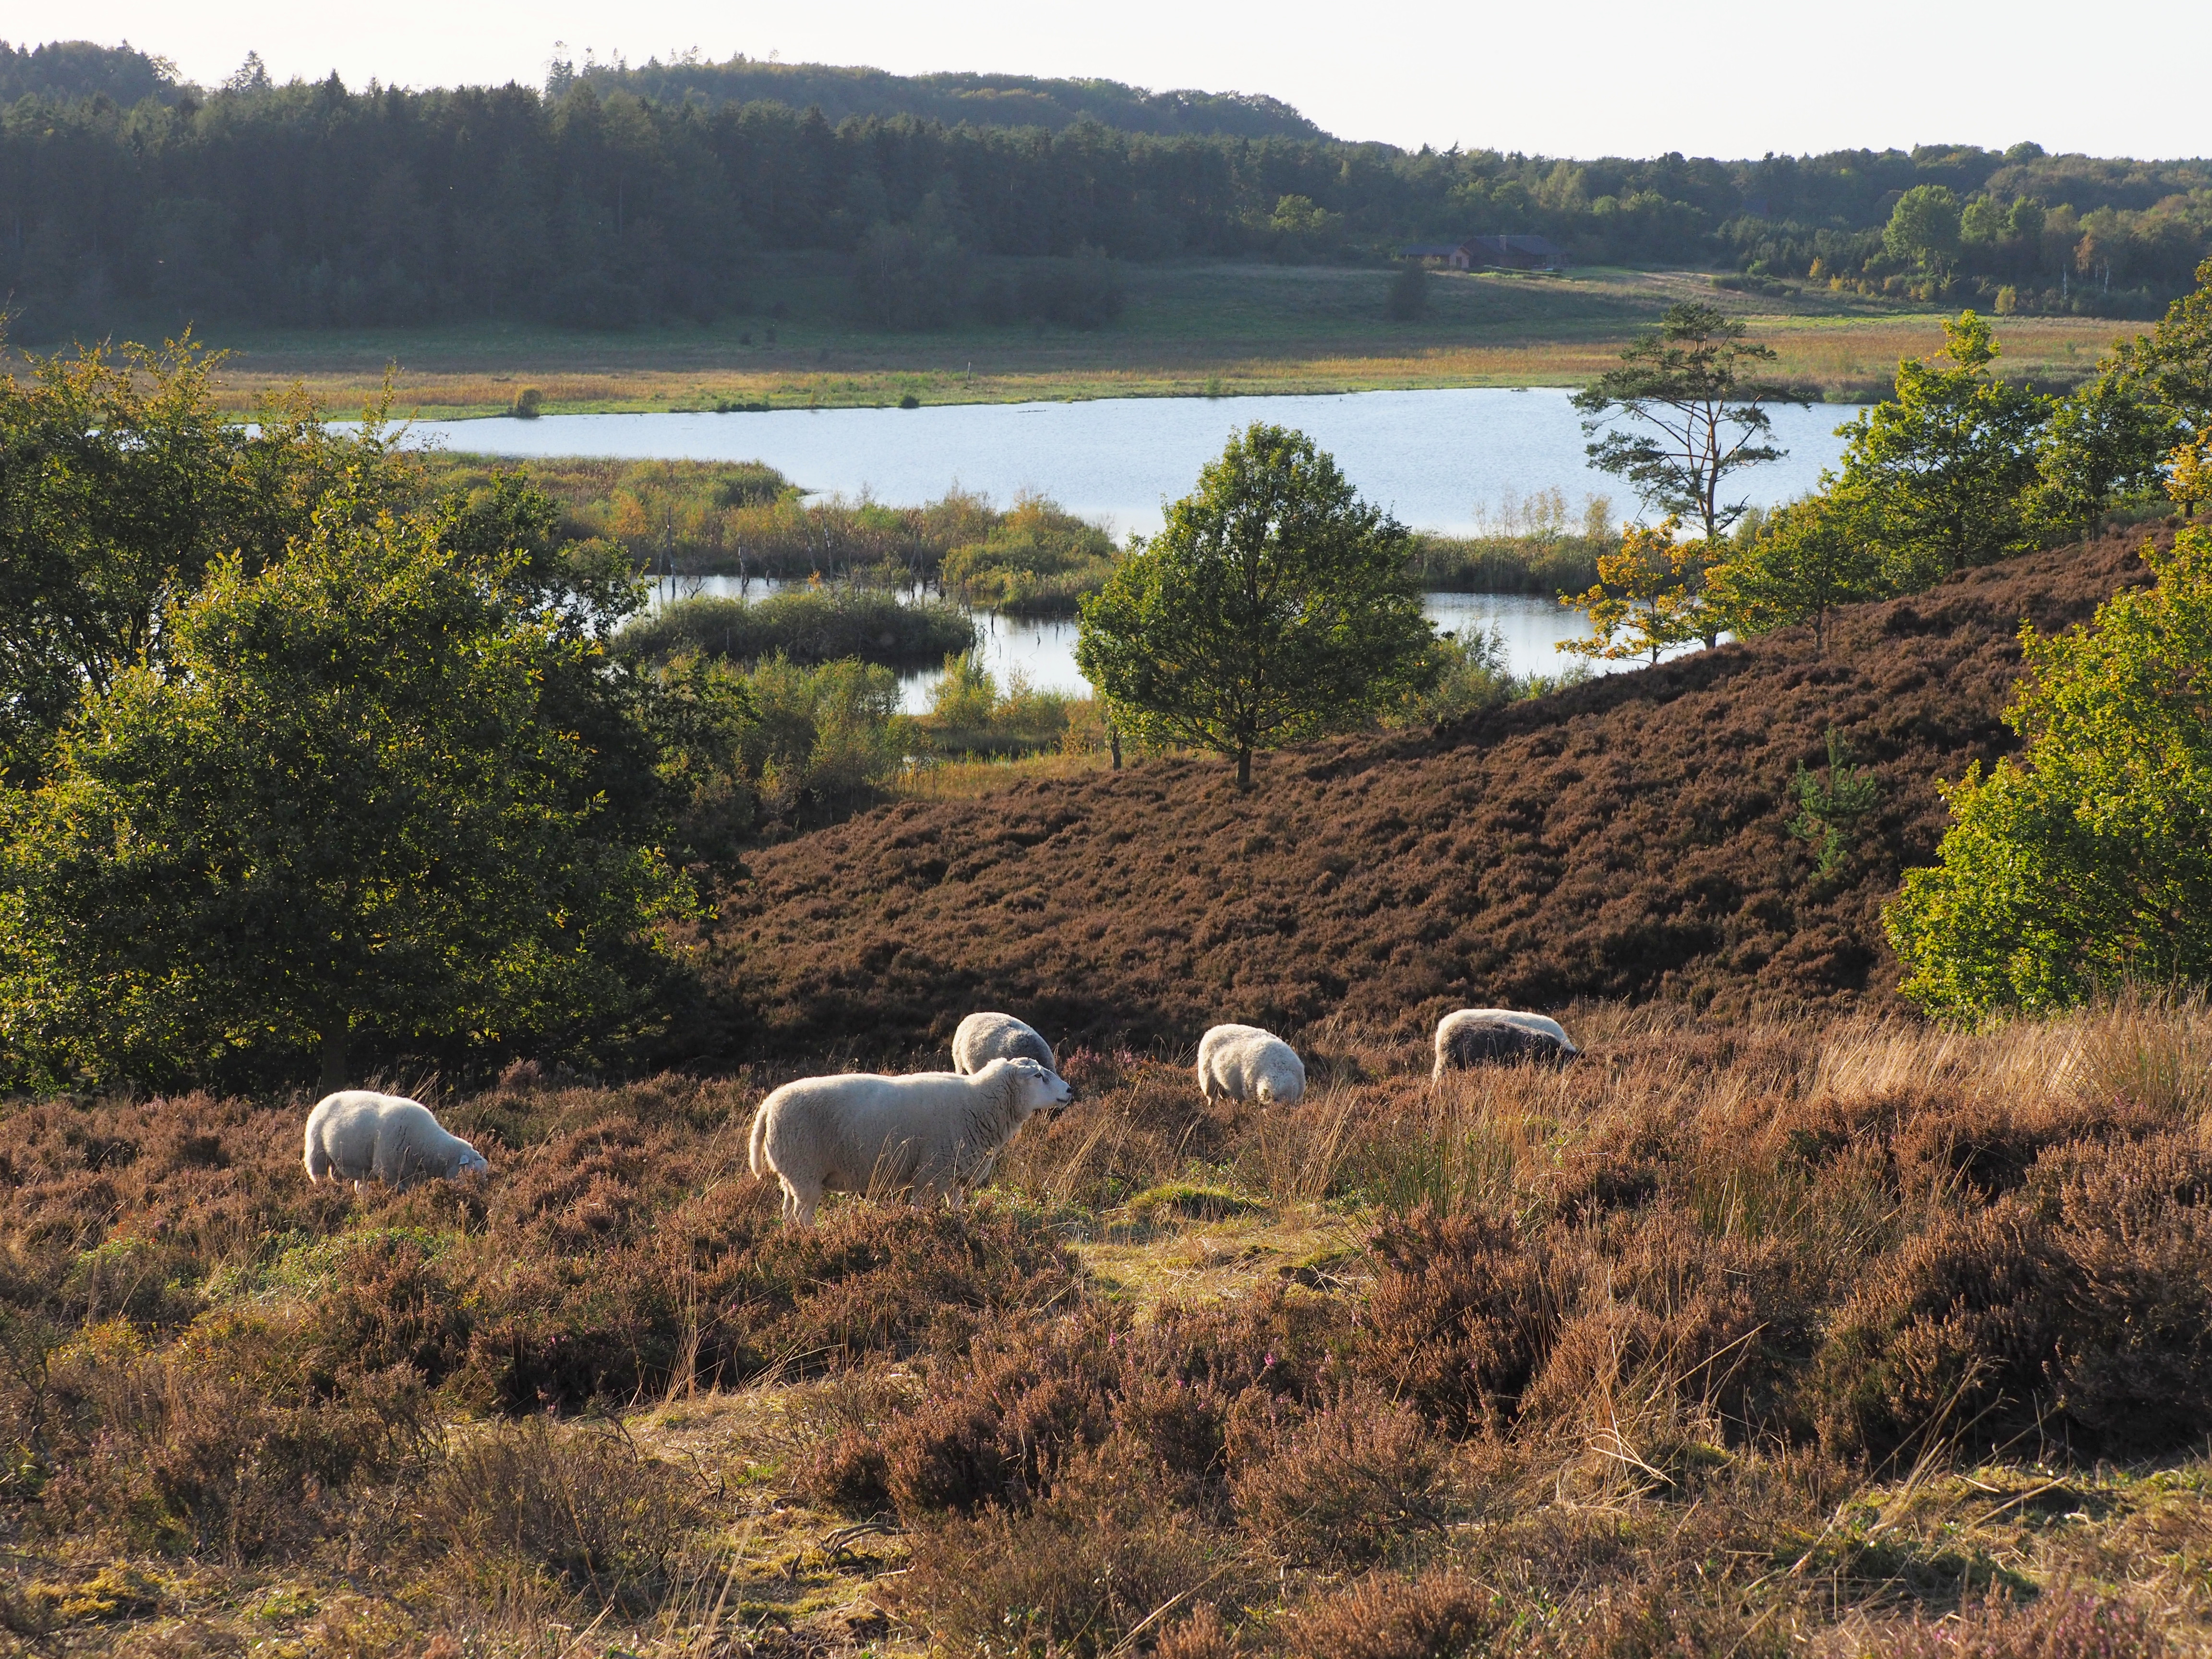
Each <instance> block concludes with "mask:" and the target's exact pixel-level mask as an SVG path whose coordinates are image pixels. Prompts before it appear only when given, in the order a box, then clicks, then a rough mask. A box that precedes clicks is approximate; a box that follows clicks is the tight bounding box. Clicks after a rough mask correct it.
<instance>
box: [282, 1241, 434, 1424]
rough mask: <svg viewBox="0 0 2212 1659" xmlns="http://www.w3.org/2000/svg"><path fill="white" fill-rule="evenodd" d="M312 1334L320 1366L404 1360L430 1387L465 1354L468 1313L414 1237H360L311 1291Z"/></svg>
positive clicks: (328, 1370) (369, 1366)
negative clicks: (326, 1282)
mask: <svg viewBox="0 0 2212 1659" xmlns="http://www.w3.org/2000/svg"><path fill="white" fill-rule="evenodd" d="M310 1331H311V1336H310V1339H309V1340H310V1342H311V1343H312V1345H313V1349H314V1350H315V1351H316V1352H317V1353H318V1358H319V1361H320V1364H321V1366H322V1369H323V1374H324V1375H325V1376H332V1377H334V1376H336V1374H337V1371H338V1370H340V1369H341V1368H343V1367H347V1366H352V1367H357V1368H361V1369H364V1370H389V1369H390V1368H391V1367H392V1366H394V1365H404V1366H407V1367H408V1368H409V1369H410V1370H413V1371H414V1372H415V1373H416V1375H417V1376H420V1377H421V1378H422V1381H423V1382H424V1383H428V1384H429V1385H431V1386H433V1387H435V1386H436V1385H437V1384H438V1383H441V1382H443V1381H444V1380H445V1379H446V1378H447V1376H450V1375H451V1374H452V1373H453V1372H454V1371H456V1370H459V1369H460V1367H461V1364H462V1363H463V1362H464V1361H465V1359H466V1358H467V1356H468V1349H469V1336H470V1332H471V1321H470V1316H469V1313H468V1310H467V1309H466V1308H465V1306H464V1305H463V1303H462V1298H461V1297H460V1295H459V1292H458V1291H457V1289H456V1287H455V1286H454V1285H453V1282H452V1280H451V1279H450V1278H449V1277H448V1276H447V1273H446V1271H445V1269H444V1267H442V1266H441V1264H440V1263H439V1262H438V1261H436V1260H435V1259H434V1258H433V1257H432V1256H431V1255H430V1253H429V1251H428V1249H426V1248H425V1247H424V1245H423V1243H422V1241H421V1240H419V1239H416V1238H410V1237H393V1236H391V1235H385V1236H383V1237H370V1238H367V1239H363V1240H362V1241H360V1242H359V1243H356V1244H354V1245H352V1247H351V1248H349V1249H347V1250H346V1251H345V1252H344V1254H343V1255H341V1256H340V1257H339V1259H338V1263H337V1271H336V1273H334V1274H333V1276H332V1279H331V1285H330V1286H329V1288H328V1289H326V1290H325V1291H324V1292H323V1293H322V1295H321V1296H320V1297H317V1298H316V1302H315V1307H314V1312H313V1316H312V1317H311V1320H310Z"/></svg>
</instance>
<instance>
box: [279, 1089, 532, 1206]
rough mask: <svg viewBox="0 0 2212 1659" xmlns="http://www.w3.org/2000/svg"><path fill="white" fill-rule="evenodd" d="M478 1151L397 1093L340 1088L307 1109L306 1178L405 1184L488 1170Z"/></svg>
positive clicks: (395, 1185)
mask: <svg viewBox="0 0 2212 1659" xmlns="http://www.w3.org/2000/svg"><path fill="white" fill-rule="evenodd" d="M489 1168H491V1165H490V1164H487V1163H486V1162H485V1161H484V1157H483V1153H481V1152H478V1151H477V1149H476V1148H475V1147H473V1146H470V1145H469V1143H468V1142H467V1141H465V1140H463V1139H460V1137H459V1136H458V1135H449V1134H447V1133H446V1132H445V1131H444V1130H443V1129H441V1128H440V1127H438V1120H437V1119H436V1118H435V1117H433V1116H431V1115H430V1109H429V1108H428V1107H427V1106H425V1105H423V1104H422V1103H421V1102H420V1101H415V1100H408V1099H405V1098H404V1097H401V1096H398V1095H380V1094H378V1093H376V1092H375V1091H373V1090H369V1089H346V1090H343V1091H340V1092H338V1093H337V1094H334V1095H325V1097H323V1098H322V1099H321V1100H320V1101H319V1102H317V1103H316V1105H315V1109H314V1110H313V1111H312V1112H310V1113H308V1114H307V1179H308V1180H310V1181H320V1180H321V1179H322V1178H323V1177H324V1176H330V1177H331V1178H332V1179H333V1180H345V1181H350V1182H353V1184H354V1185H355V1186H356V1187H358V1186H360V1185H361V1183H362V1182H364V1181H371V1180H374V1181H381V1182H385V1183H386V1185H388V1186H393V1187H406V1186H411V1185H412V1184H413V1183H414V1182H417V1181H421V1180H423V1179H426V1178H428V1177H432V1176H435V1177H436V1178H438V1179H440V1180H444V1181H451V1180H454V1179H456V1178H457V1177H459V1176H460V1175H461V1174H462V1173H463V1172H464V1171H465V1170H489Z"/></svg>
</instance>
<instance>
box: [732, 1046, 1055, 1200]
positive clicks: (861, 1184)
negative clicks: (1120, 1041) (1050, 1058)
mask: <svg viewBox="0 0 2212 1659" xmlns="http://www.w3.org/2000/svg"><path fill="white" fill-rule="evenodd" d="M1069 1094H1070V1091H1069V1089H1068V1086H1067V1085H1066V1083H1065V1082H1063V1081H1061V1079H1060V1078H1059V1077H1058V1076H1056V1075H1055V1074H1054V1073H1052V1072H1050V1071H1048V1070H1047V1069H1046V1068H1045V1067H1044V1066H1040V1065H1038V1064H1037V1062H1036V1061H1035V1060H990V1061H987V1063H986V1064H985V1065H984V1066H983V1067H982V1069H981V1070H980V1071H978V1072H976V1073H975V1075H973V1076H972V1077H963V1076H962V1075H961V1074H960V1073H957V1072H917V1073H913V1074H912V1075H910V1076H907V1077H881V1076H878V1075H875V1074H873V1073H865V1072H854V1073H846V1074H844V1075H842V1076H840V1077H809V1078H801V1079H799V1081H797V1082H796V1083H787V1084H785V1085H783V1086H782V1087H781V1089H778V1090H776V1091H775V1092H773V1093H772V1094H770V1095H769V1097H768V1098H767V1099H766V1100H763V1102H761V1103H760V1109H759V1110H758V1111H757V1112H755V1113H754V1114H753V1129H752V1144H751V1163H752V1171H753V1174H754V1175H755V1176H758V1177H761V1178H763V1179H764V1178H766V1177H767V1176H769V1174H770V1173H771V1172H772V1173H773V1174H774V1175H775V1178H776V1179H777V1180H778V1181H779V1182H781V1183H782V1185H783V1213H784V1215H785V1217H786V1218H787V1219H790V1220H793V1221H795V1222H797V1223H798V1224H799V1225H800V1226H802V1227H811V1226H812V1225H814V1208H815V1206H816V1205H817V1204H819V1203H820V1202H821V1201H822V1194H823V1193H824V1192H848V1193H866V1194H869V1195H870V1196H871V1197H878V1196H890V1195H891V1194H897V1193H902V1192H903V1193H907V1194H910V1195H911V1198H912V1201H913V1202H914V1203H915V1205H916V1206H920V1205H921V1204H922V1203H924V1202H925V1201H928V1200H934V1199H936V1198H938V1197H939V1196H940V1195H942V1196H949V1197H951V1199H952V1200H954V1201H955V1202H956V1203H957V1202H958V1201H959V1200H960V1198H961V1196H962V1194H964V1193H965V1192H966V1190H967V1189H968V1188H970V1187H973V1186H975V1185H977V1184H978V1183H980V1182H981V1181H983V1180H984V1179H985V1178H986V1177H987V1176H989V1174H990V1172H991V1165H992V1164H994V1162H996V1161H997V1158H998V1156H999V1152H1000V1149H1001V1148H1003V1147H1004V1146H1006V1143H1007V1142H1008V1141H1009V1140H1012V1139H1013V1138H1014V1132H1015V1131H1016V1130H1018V1129H1019V1128H1020V1127H1022V1125H1023V1124H1024V1123H1025V1122H1027V1121H1029V1120H1030V1117H1031V1116H1032V1115H1035V1114H1036V1113H1037V1112H1040V1111H1044V1110H1047V1109H1050V1108H1052V1107H1054V1106H1060V1105H1065V1104H1066V1102H1067V1100H1068V1097H1069Z"/></svg>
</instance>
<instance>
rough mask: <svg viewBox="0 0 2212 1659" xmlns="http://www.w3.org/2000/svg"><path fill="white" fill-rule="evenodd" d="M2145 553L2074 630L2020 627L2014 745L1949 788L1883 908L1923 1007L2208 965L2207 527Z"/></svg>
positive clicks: (1946, 1010) (1981, 1012) (2090, 987)
mask: <svg viewBox="0 0 2212 1659" xmlns="http://www.w3.org/2000/svg"><path fill="white" fill-rule="evenodd" d="M2143 555H2144V557H2145V559H2146V560H2147V561H2148V562H2149V564H2150V566H2151V568H2153V569H2154V571H2156V572H2157V573H2158V581H2157V585H2156V586H2154V587H2153V588H2152V589H2151V590H2150V591H2149V592H2122V593H2119V594H2117V595H2115V596H2114V597H2113V598H2112V599H2108V600H2106V602H2105V603H2104V604H2103V605H2100V606H2099V607H2098V610H2097V617H2096V621H2095V623H2093V625H2092V626H2090V627H2087V628H2084V629H2070V630H2069V631H2068V632H2066V633H2063V634H2057V635H2048V636H2046V635H2040V634H2039V633H2037V632H2036V631H2035V630H2034V629H2033V628H2032V627H2029V628H2026V629H2024V630H2023V632H2022V635H2021V638H2022V641H2023V643H2024V646H2025V648H2026V651H2027V665H2028V674H2027V678H2025V679H2024V680H2023V681H2021V684H2020V687H2019V689H2018V690H2017V691H2016V692H2015V696H2014V698H2013V702H2012V705H2011V707H2010V708H2008V709H2007V710H2006V711H2005V721H2006V724H2008V726H2012V728H2013V729H2014V730H2015V731H2016V732H2019V733H2020V734H2021V738H2023V739H2024V740H2025V743H2026V750H2025V752H2024V753H2023V754H2022V755H2021V757H2020V758H2019V759H2017V760H2015V759H2011V758H2005V759H2001V760H1999V761H1998V762H1997V763H1996V766H1995V768H1994V769H1991V770H1990V773H1989V774H1988V775H1987V776H1986V777H1984V775H1983V773H1982V769H1981V766H1980V765H1979V763H1975V764H1972V765H1970V766H1969V767H1968V768H1967V769H1966V776H1965V777H1964V778H1962V779H1961V780H1960V781H1958V782H1957V783H1955V784H1951V785H1947V786H1944V798H1945V799H1946V800H1947V801H1948V804H1949V805H1950V808H1951V815H1952V820H1953V821H1952V825H1951V828H1950V829H1949V830H1948V832H1947V833H1946V834H1945V835H1944V837H1943V841H1942V846H1941V847H1940V848H1938V849H1937V858H1938V860H1939V861H1938V863H1937V864H1936V865H1935V866H1932V867H1930V868H1927V869H1921V870H1914V871H1911V872H1907V874H1906V876H1905V884H1904V887H1903V889H1902V890H1901V891H1900V892H1899V895H1898V896H1897V898H1896V899H1895V901H1894V902H1892V903H1891V904H1890V905H1889V906H1888V908H1887V909H1886V910H1885V911H1884V913H1883V916H1884V921H1885V922H1886V924H1887V927H1888V930H1889V936H1890V940H1891V943H1892V944H1893V945H1895V946H1896V949H1897V954H1898V955H1899V957H1900V958H1902V959H1903V961H1904V962H1905V965H1906V968H1907V969H1908V970H1909V971H1908V973H1907V976H1906V978H1905V984H1904V986H1903V987H1902V989H1903V990H1904V992H1905V994H1906V995H1907V996H1910V997H1911V998H1913V999H1914V1000H1917V1001H1918V1002H1919V1003H1920V1004H1921V1005H1922V1006H1924V1007H1926V1008H1927V1009H1928V1010H1929V1012H1932V1013H1935V1014H1936V1015H1938V1016H1941V1017H1942V1018H1948V1019H1954V1020H1960V1021H1966V1022H1973V1021H1980V1020H1987V1019H1990V1018H1995V1017H1997V1016H1999V1015H2002V1014H2003V1013H2006V1012H2011V1011H2015V1010H2019V1011H2026V1012H2038V1011H2048V1010H2051V1009H2053V1008H2060V1007H2064V1006H2069V1005H2070V1004H2073V1003H2076V1002H2079V1001H2081V1000H2083V999H2085V998H2086V997H2088V996H2090V995H2092V994H2095V993H2097V992H2099V991H2100V990H2103V991H2110V990H2112V989H2116V988H2118V986H2119V985H2120V984H2121V983H2122V982H2123V981H2127V980H2136V981H2145V982H2149V983H2159V984H2164V983H2183V984H2197V985H2201V984H2203V983H2204V982H2205V981H2207V979H2208V978H2212V899H2208V895H2212V842H2208V841H2207V839H2206V837H2205V836H2203V833H2202V830H2201V816H2202V812H2203V801H2204V800H2205V799H2206V798H2207V793H2208V791H2212V715H2208V713H2207V710H2206V708H2205V704H2204V699H2203V688H2202V684H2201V681H2202V675H2203V662H2204V659H2205V656H2206V653H2207V652H2208V651H2212V530H2208V529H2192V530H2185V531H2183V532H2180V534H2179V535H2178V536H2176V537H2175V538H2174V542H2173V546H2172V550H2170V551H2168V552H2166V553H2160V552H2159V551H2157V550H2155V549H2154V547H2150V546H2146V547H2145V549H2144V550H2143Z"/></svg>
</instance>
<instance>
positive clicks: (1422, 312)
mask: <svg viewBox="0 0 2212 1659" xmlns="http://www.w3.org/2000/svg"><path fill="white" fill-rule="evenodd" d="M1428 311H1429V273H1428V272H1427V271H1426V270H1424V269H1422V268H1421V267H1420V266H1419V265H1418V264H1411V265H1407V266H1406V267H1404V268H1403V269H1402V270H1400V271H1399V272H1398V274H1397V275H1396V276H1394V277H1392V278H1391V279H1390V292H1389V297H1387V298H1386V299H1385V300H1384V301H1383V315H1384V316H1386V317H1388V318H1389V319H1390V320H1391V321H1392V322H1394V323H1413V322H1419V320H1420V319H1422V318H1423V317H1425V316H1426V315H1428Z"/></svg>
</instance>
